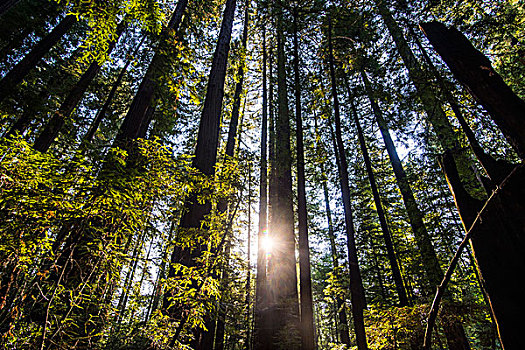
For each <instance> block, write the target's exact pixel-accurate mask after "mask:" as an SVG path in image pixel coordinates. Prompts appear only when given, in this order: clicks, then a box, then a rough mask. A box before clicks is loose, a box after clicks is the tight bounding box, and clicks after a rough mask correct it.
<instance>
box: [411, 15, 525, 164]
mask: <svg viewBox="0 0 525 350" xmlns="http://www.w3.org/2000/svg"><path fill="white" fill-rule="evenodd" d="M421 28H423V31H424V32H425V35H426V36H427V38H428V39H429V41H430V43H431V44H432V45H433V46H434V48H435V49H436V51H437V52H438V53H439V54H440V55H441V58H443V60H444V61H445V63H446V64H447V65H448V66H449V68H450V70H451V71H452V73H454V76H455V77H456V78H457V79H458V80H459V81H460V82H461V83H462V84H464V85H465V86H466V87H467V89H468V90H469V92H470V93H471V95H472V96H473V97H474V98H475V99H476V100H477V101H478V102H479V103H480V104H481V105H482V106H483V107H484V108H485V109H486V110H487V112H489V114H490V116H491V117H492V119H493V120H494V122H495V123H496V124H497V125H498V127H499V128H500V130H501V131H502V132H503V135H505V137H506V138H507V140H508V141H509V143H510V144H511V145H512V146H513V147H514V148H515V149H516V151H517V152H518V154H519V156H520V157H521V158H522V159H523V158H525V101H523V100H522V99H521V98H519V97H518V96H517V95H516V94H515V93H514V92H513V91H512V89H511V88H510V87H509V86H508V85H507V84H506V83H505V82H504V81H503V78H502V77H501V76H500V75H499V74H498V73H497V72H496V71H495V70H494V68H493V67H492V65H491V63H490V60H489V59H488V58H487V57H486V56H485V55H483V54H482V53H481V52H479V51H478V50H476V48H475V47H474V46H473V45H472V44H471V43H470V41H469V40H468V39H467V38H466V37H465V36H464V35H463V34H461V33H460V32H459V31H458V30H457V29H456V28H454V27H451V28H447V27H446V26H445V25H444V24H442V23H439V22H429V23H423V24H421Z"/></svg>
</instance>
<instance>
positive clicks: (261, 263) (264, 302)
mask: <svg viewBox="0 0 525 350" xmlns="http://www.w3.org/2000/svg"><path fill="white" fill-rule="evenodd" d="M262 35H263V47H262V54H263V61H262V79H263V82H262V84H263V86H262V88H263V91H262V121H261V124H262V125H261V163H260V177H259V179H260V182H259V194H260V197H259V233H258V235H257V279H256V282H255V283H256V284H255V327H254V348H255V349H261V350H266V349H269V347H268V346H266V345H267V343H266V342H267V339H268V330H267V327H268V326H267V312H266V308H267V306H268V291H267V282H266V251H265V249H264V240H265V239H266V237H267V235H268V159H267V158H268V154H267V149H268V145H267V138H268V88H267V68H266V65H267V59H268V57H267V53H266V30H265V28H264V27H263V33H262Z"/></svg>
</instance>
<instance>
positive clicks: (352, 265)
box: [328, 18, 368, 350]
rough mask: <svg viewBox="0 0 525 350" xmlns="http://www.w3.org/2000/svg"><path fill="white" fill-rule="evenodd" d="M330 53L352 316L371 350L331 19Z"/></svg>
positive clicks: (361, 345) (360, 343)
mask: <svg viewBox="0 0 525 350" xmlns="http://www.w3.org/2000/svg"><path fill="white" fill-rule="evenodd" d="M328 50H329V53H328V54H329V66H330V67H329V68H330V80H331V84H332V98H333V105H334V119H335V138H336V143H337V152H338V154H339V181H340V185H341V196H342V199H343V207H344V213H345V226H346V238H347V249H348V265H349V271H350V299H351V301H352V316H353V318H354V329H355V334H356V341H357V348H358V350H366V349H368V345H367V341H366V332H365V322H364V317H363V311H364V309H366V299H365V291H364V288H363V281H362V278H361V271H360V268H359V261H358V257H357V248H356V243H355V229H354V219H353V213H352V205H351V201H350V185H349V183H348V162H347V160H346V154H345V148H344V144H343V138H342V131H341V115H340V107H339V96H338V92H337V80H336V75H335V62H334V55H333V47H332V20H331V18H329V28H328Z"/></svg>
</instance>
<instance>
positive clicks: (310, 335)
mask: <svg viewBox="0 0 525 350" xmlns="http://www.w3.org/2000/svg"><path fill="white" fill-rule="evenodd" d="M298 12H299V11H298V9H297V6H296V7H295V8H294V21H293V30H294V32H293V45H294V46H293V47H294V64H293V69H294V81H295V120H296V140H297V144H296V147H297V217H298V227H299V286H300V296H301V302H300V306H301V349H302V350H313V349H314V348H315V338H314V310H313V305H312V277H311V273H310V246H309V244H308V213H307V209H306V179H305V175H304V171H305V165H304V141H303V121H302V114H301V109H302V106H301V78H300V71H299V38H298V35H297V21H298V16H299V13H298Z"/></svg>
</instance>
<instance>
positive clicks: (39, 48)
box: [0, 15, 76, 102]
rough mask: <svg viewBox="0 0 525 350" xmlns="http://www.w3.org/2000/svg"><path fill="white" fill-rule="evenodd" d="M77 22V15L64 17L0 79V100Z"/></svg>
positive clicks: (0, 100) (11, 90)
mask: <svg viewBox="0 0 525 350" xmlns="http://www.w3.org/2000/svg"><path fill="white" fill-rule="evenodd" d="M75 23H76V17H75V16H74V15H67V16H66V17H64V18H63V19H62V20H61V21H60V23H58V25H57V26H56V27H55V28H53V30H52V31H51V33H49V34H48V35H46V36H45V37H44V38H43V39H42V40H40V41H39V42H38V44H36V45H35V46H34V47H33V48H32V49H31V51H29V53H28V54H27V55H25V57H24V58H23V59H22V60H21V61H20V62H18V63H17V64H16V65H15V66H14V67H13V68H11V70H10V71H9V72H7V74H6V75H5V76H4V77H3V78H2V80H0V102H2V101H3V100H4V99H5V98H6V97H8V96H9V95H10V94H11V93H12V92H13V91H14V90H15V88H16V86H17V85H18V84H20V83H21V82H22V81H23V80H24V78H25V77H26V76H27V74H28V73H29V72H30V71H31V70H32V69H33V68H35V67H36V65H37V64H38V62H40V60H41V59H42V58H43V57H44V56H45V55H46V54H47V53H48V52H49V50H51V48H52V47H53V46H55V45H56V44H57V43H58V41H59V40H60V39H62V37H63V36H64V35H65V34H66V33H67V32H68V31H69V30H70V29H71V27H72V26H73V24H75Z"/></svg>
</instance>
